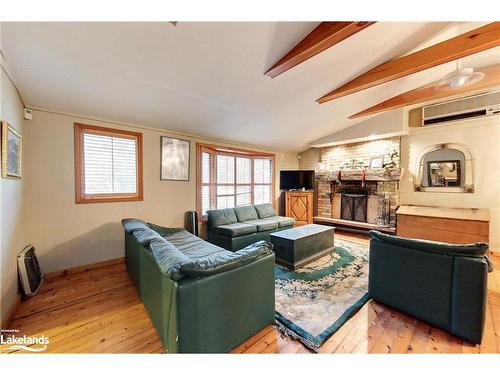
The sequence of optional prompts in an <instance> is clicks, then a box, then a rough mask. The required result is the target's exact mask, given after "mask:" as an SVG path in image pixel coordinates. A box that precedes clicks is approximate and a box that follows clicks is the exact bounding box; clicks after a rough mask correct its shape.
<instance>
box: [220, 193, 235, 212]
mask: <svg viewBox="0 0 500 375" xmlns="http://www.w3.org/2000/svg"><path fill="white" fill-rule="evenodd" d="M232 207H234V195H227V196H222V197H217V209H221V208H232Z"/></svg>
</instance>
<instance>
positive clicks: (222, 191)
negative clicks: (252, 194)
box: [217, 185, 234, 196]
mask: <svg viewBox="0 0 500 375" xmlns="http://www.w3.org/2000/svg"><path fill="white" fill-rule="evenodd" d="M217 195H218V196H219V195H234V186H224V185H223V186H217Z"/></svg>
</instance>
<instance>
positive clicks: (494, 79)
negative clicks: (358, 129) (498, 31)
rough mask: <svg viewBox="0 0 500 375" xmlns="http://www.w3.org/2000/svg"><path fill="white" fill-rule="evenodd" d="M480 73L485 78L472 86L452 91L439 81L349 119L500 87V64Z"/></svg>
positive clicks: (481, 70)
mask: <svg viewBox="0 0 500 375" xmlns="http://www.w3.org/2000/svg"><path fill="white" fill-rule="evenodd" d="M478 71H480V72H482V73H484V78H483V79H482V80H480V81H478V82H476V83H473V84H471V85H466V86H462V87H456V88H453V89H452V88H450V87H448V86H447V84H446V83H443V81H438V82H435V83H433V84H430V85H427V86H424V87H420V88H418V89H415V90H412V91H408V92H405V93H403V94H401V95H397V96H394V97H392V98H390V99H387V100H386V101H383V102H381V103H379V104H377V105H374V106H373V107H370V108H368V109H365V110H364V111H361V112H358V113H356V114H354V115H352V116H349V119H351V120H352V119H355V118H359V117H363V116H368V115H373V114H376V113H381V112H386V111H389V110H392V109H397V108H402V107H406V106H409V105H413V104H418V103H424V102H429V101H433V100H437V99H443V98H447V97H450V96H455V95H460V94H466V93H472V92H474V91H479V90H484V89H488V88H492V87H495V86H500V64H498V65H491V66H488V67H486V68H482V69H478Z"/></svg>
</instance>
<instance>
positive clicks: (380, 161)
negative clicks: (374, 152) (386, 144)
mask: <svg viewBox="0 0 500 375" xmlns="http://www.w3.org/2000/svg"><path fill="white" fill-rule="evenodd" d="M383 167H384V157H383V156H377V157H376V158H372V159H371V160H370V168H373V169H376V168H383Z"/></svg>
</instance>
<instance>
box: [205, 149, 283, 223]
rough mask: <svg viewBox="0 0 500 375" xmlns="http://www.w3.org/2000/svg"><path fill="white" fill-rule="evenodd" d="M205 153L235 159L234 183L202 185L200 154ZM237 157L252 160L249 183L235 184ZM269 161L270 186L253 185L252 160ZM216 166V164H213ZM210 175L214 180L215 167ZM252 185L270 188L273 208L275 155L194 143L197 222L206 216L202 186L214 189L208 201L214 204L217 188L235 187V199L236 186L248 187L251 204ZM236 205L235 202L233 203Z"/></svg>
mask: <svg viewBox="0 0 500 375" xmlns="http://www.w3.org/2000/svg"><path fill="white" fill-rule="evenodd" d="M204 152H206V153H211V154H213V155H227V156H233V157H235V162H234V168H235V175H234V178H235V181H234V183H232V184H217V183H215V184H213V183H208V184H207V183H203V181H202V175H201V172H202V154H203V153H204ZM237 157H246V158H249V159H251V160H252V162H251V165H250V175H251V177H250V183H240V184H238V183H237V175H236V164H237V162H236V158H237ZM262 158H264V159H270V160H271V183H270V184H255V183H254V181H253V180H254V176H253V174H254V164H253V160H254V159H262ZM215 164H216V162H215ZM211 173H213V174H215V176H214V178H216V174H217V170H216V167H215V169H214V170H212V171H211ZM254 185H270V186H271V204H272V205H273V207H275V202H274V194H275V188H276V155H275V154H272V153H266V152H260V151H252V150H245V149H240V148H234V147H225V146H217V145H213V144H206V143H196V211H197V212H198V218H199V221H200V222H202V223H204V222H206V221H207V218H206V216H203V215H202V207H201V192H202V186H214V187H215V189H211V196H210V200H211V201H212V202H213V201H215V202H216V199H217V193H216V189H217V186H234V187H235V194H234V195H235V199H236V190H237V187H238V186H250V193H251V199H250V201H251V202H253V194H254V191H253V187H254ZM235 204H236V202H235Z"/></svg>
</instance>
